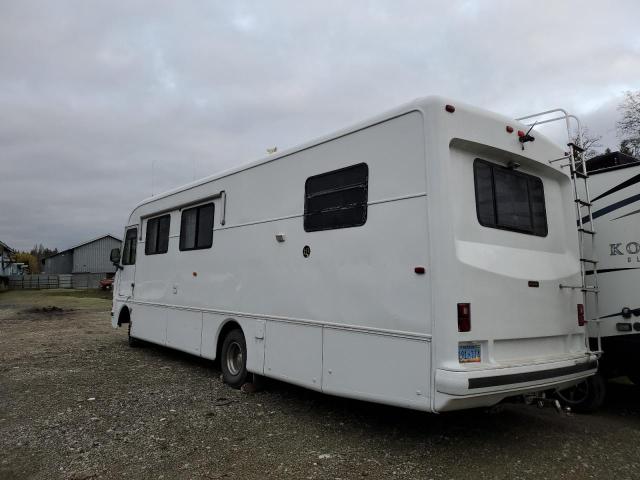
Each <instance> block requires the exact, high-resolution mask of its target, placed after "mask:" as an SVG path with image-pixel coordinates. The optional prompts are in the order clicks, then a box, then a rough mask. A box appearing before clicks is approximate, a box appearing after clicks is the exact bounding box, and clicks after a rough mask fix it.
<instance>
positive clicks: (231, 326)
mask: <svg viewBox="0 0 640 480" xmlns="http://www.w3.org/2000/svg"><path fill="white" fill-rule="evenodd" d="M236 328H238V329H240V331H242V327H240V325H239V324H238V322H236V321H235V320H228V321H227V323H225V324H224V325H223V327H222V329H220V333H219V334H218V341H217V343H216V359H220V351H221V350H222V343H223V342H224V338H225V337H226V336H227V334H228V333H229V332H230V331H231V330H235V329H236ZM242 334H243V335H244V332H243V331H242Z"/></svg>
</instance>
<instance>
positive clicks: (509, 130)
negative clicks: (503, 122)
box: [507, 125, 513, 133]
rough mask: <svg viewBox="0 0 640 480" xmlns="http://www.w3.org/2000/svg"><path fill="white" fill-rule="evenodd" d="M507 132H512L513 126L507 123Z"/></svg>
mask: <svg viewBox="0 0 640 480" xmlns="http://www.w3.org/2000/svg"><path fill="white" fill-rule="evenodd" d="M507 133H513V127H512V126H511V125H507Z"/></svg>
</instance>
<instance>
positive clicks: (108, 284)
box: [100, 277, 113, 290]
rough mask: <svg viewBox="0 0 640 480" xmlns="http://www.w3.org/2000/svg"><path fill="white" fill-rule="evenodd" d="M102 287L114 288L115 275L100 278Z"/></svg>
mask: <svg viewBox="0 0 640 480" xmlns="http://www.w3.org/2000/svg"><path fill="white" fill-rule="evenodd" d="M100 288H101V289H102V290H111V289H112V288H113V277H112V278H103V279H102V280H100Z"/></svg>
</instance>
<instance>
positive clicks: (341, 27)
mask: <svg viewBox="0 0 640 480" xmlns="http://www.w3.org/2000/svg"><path fill="white" fill-rule="evenodd" d="M639 15H640V2H638V1H637V0H629V1H624V0H620V1H610V2H604V1H589V0H583V1H545V0H542V1H536V2H513V1H491V0H485V1H482V2H480V1H477V2H472V1H455V0H451V1H444V0H443V1H403V0H399V1H389V2H382V1H357V0H356V1H350V2H340V1H333V0H322V1H318V2H311V1H309V2H300V1H271V2H264V1H262V2H258V1H256V2H244V1H234V2H229V1H201V0H181V1H179V2H175V1H161V0H154V1H142V0H126V1H123V0H111V1H108V2H107V1H101V2H98V1H92V0H78V1H64V0H59V1H56V2H42V1H30V0H2V1H1V2H0V241H3V242H4V243H6V244H8V245H9V246H11V247H13V248H16V249H30V248H31V247H33V245H35V244H39V243H42V244H44V245H45V246H47V247H50V248H54V247H56V248H58V249H64V248H67V247H69V246H72V245H74V244H77V243H80V242H82V241H84V240H88V239H91V238H94V237H96V236H99V235H102V234H106V233H112V234H115V235H116V236H118V237H121V236H122V231H123V227H124V223H125V222H126V221H127V218H128V216H129V213H130V211H131V209H132V208H133V207H134V206H135V205H136V204H137V203H138V202H140V201H141V200H143V199H144V198H146V197H149V196H150V195H152V194H157V193H160V192H162V191H164V190H168V189H171V188H174V187H177V186H179V185H182V184H185V183H188V182H191V181H193V180H194V179H197V178H201V177H204V176H208V175H211V174H214V173H216V172H219V171H221V170H226V169H228V168H230V167H234V166H238V165H242V164H244V163H248V162H251V161H255V160H257V159H259V158H262V157H264V156H265V155H266V149H267V148H270V147H273V146H277V147H278V149H280V150H282V149H284V148H287V147H292V146H295V145H296V144H299V143H303V142H305V141H307V140H310V139H313V138H316V137H318V136H321V135H324V134H327V133H330V132H332V131H334V130H337V129H340V128H343V127H346V126H348V125H350V124H352V123H355V122H358V121H361V120H364V119H366V118H367V117H370V116H372V115H376V114H378V113H381V112H383V111H385V110H387V109H390V108H393V107H395V106H397V105H399V104H402V103H405V102H407V101H410V100H412V99H414V98H416V97H421V96H425V95H429V94H439V95H444V96H448V97H452V98H454V99H458V100H460V101H464V102H467V103H471V104H474V105H477V106H480V107H483V108H487V109H490V110H493V111H496V112H499V113H502V114H506V115H510V116H513V117H517V116H519V115H523V114H527V113H531V112H536V111H541V110H546V109H548V108H554V107H563V108H566V109H568V110H569V111H571V112H574V113H576V114H577V115H579V116H580V117H581V118H582V121H583V123H585V124H586V125H587V126H588V127H589V129H590V130H591V132H592V133H595V134H598V135H602V137H603V138H602V141H601V143H602V148H604V147H607V146H608V147H610V148H612V149H614V150H615V149H616V147H617V145H618V144H619V141H620V139H619V138H617V132H616V126H615V124H616V120H617V119H618V116H619V111H618V109H617V107H618V105H619V103H620V102H621V100H622V97H623V93H624V92H625V91H627V90H638V89H640V35H639V34H638V32H637V19H638V17H639Z"/></svg>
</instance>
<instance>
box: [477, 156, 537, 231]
mask: <svg viewBox="0 0 640 480" xmlns="http://www.w3.org/2000/svg"><path fill="white" fill-rule="evenodd" d="M473 170H474V177H475V188H476V211H477V214H478V221H479V222H480V224H481V225H484V226H485V227H491V228H501V229H504V230H512V231H515V232H521V233H529V234H532V235H538V236H541V237H544V236H546V235H547V214H546V210H545V203H544V189H543V186H542V180H540V179H539V178H538V177H534V176H533V175H528V174H526V173H522V172H517V171H515V170H511V169H509V168H506V167H503V166H501V165H497V164H494V163H489V162H486V161H484V160H480V159H476V161H475V162H474V164H473Z"/></svg>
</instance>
